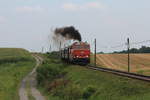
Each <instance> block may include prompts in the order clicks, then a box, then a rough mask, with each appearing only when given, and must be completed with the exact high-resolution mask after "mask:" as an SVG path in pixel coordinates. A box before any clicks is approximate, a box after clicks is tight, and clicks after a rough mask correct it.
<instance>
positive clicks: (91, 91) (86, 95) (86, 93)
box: [83, 86, 96, 100]
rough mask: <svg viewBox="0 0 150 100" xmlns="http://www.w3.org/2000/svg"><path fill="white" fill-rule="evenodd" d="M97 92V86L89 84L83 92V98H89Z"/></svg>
mask: <svg viewBox="0 0 150 100" xmlns="http://www.w3.org/2000/svg"><path fill="white" fill-rule="evenodd" d="M95 92H96V88H95V87H94V86H88V87H87V88H86V89H85V90H84V92H83V98H84V99H86V100H87V99H88V98H90V97H91V96H92V95H93V94H94V93H95Z"/></svg>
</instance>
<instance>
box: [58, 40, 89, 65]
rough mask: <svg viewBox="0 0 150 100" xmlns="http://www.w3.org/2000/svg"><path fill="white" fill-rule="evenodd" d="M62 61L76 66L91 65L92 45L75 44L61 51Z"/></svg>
mask: <svg viewBox="0 0 150 100" xmlns="http://www.w3.org/2000/svg"><path fill="white" fill-rule="evenodd" d="M60 54H61V59H62V60H64V61H68V62H71V63H76V64H88V63H90V45H89V44H88V43H86V42H75V43H73V44H72V45H70V46H68V47H65V48H63V49H61V51H60Z"/></svg>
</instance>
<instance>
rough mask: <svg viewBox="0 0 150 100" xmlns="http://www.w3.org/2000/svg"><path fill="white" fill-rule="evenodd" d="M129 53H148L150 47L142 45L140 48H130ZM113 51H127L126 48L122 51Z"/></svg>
mask: <svg viewBox="0 0 150 100" xmlns="http://www.w3.org/2000/svg"><path fill="white" fill-rule="evenodd" d="M129 52H130V53H150V47H147V46H142V47H141V48H139V49H137V48H131V49H130V50H129ZM113 53H128V50H123V51H114V52H113Z"/></svg>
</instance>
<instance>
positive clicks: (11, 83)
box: [0, 48, 35, 100]
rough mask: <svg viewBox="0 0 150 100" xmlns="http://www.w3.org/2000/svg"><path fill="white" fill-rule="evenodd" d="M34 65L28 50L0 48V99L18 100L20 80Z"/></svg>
mask: <svg viewBox="0 0 150 100" xmlns="http://www.w3.org/2000/svg"><path fill="white" fill-rule="evenodd" d="M34 65H35V63H34V59H33V58H32V56H31V54H30V53H29V52H28V51H26V50H24V49H17V48H0V100H19V95H18V89H19V87H20V83H21V80H22V79H23V77H24V76H25V75H26V74H27V73H28V72H29V71H31V69H32V68H33V66H34Z"/></svg>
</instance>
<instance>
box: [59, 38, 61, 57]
mask: <svg viewBox="0 0 150 100" xmlns="http://www.w3.org/2000/svg"><path fill="white" fill-rule="evenodd" d="M59 56H60V57H61V41H60V45H59Z"/></svg>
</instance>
